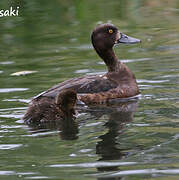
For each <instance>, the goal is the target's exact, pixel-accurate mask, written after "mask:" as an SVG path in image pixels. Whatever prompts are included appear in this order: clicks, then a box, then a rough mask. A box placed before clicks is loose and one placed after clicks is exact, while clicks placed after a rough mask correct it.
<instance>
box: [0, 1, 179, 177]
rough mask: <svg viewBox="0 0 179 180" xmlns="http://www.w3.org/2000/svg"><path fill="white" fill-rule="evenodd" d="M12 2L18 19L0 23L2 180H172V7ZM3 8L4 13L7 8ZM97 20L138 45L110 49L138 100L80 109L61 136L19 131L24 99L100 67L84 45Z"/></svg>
mask: <svg viewBox="0 0 179 180" xmlns="http://www.w3.org/2000/svg"><path fill="white" fill-rule="evenodd" d="M12 3H13V6H20V10H19V14H20V16H19V17H3V18H0V24H1V28H0V84H1V86H0V157H1V158H0V159H1V160H0V179H8V180H9V179H20V178H21V179H65V180H69V179H71V180H80V179H83V180H84V179H86V180H92V179H98V180H112V179H125V180H127V179H130V180H134V179H137V180H138V179H141V180H142V179H150V180H154V179H157V180H161V179H162V180H168V179H170V180H175V179H178V177H179V153H178V149H179V145H178V138H179V33H178V32H179V24H178V15H179V3H178V1H177V0H172V1H168V0H159V1H155V0H143V1H142V0H135V1H130V0H119V1H115V0H111V1H107V0H99V1H94V0H90V1H82V0H79V1H73V2H72V1H63V0H60V1H56V0H54V1H44V0H43V1H42V0H39V1H35V0H31V1H27V0H24V1H13V2H12ZM0 6H1V9H8V7H9V6H11V2H10V1H8V2H7V1H5V0H2V1H1V2H0ZM100 21H103V22H106V21H112V23H114V24H115V25H116V26H118V27H120V30H121V31H122V32H124V33H126V34H128V35H131V36H134V37H136V38H140V39H141V40H142V43H141V44H140V45H139V44H138V45H132V46H124V45H121V46H120V47H116V48H115V51H116V54H117V55H118V56H119V57H120V59H121V60H122V61H123V62H125V63H126V64H127V65H128V66H129V67H130V68H131V69H132V71H133V72H134V73H135V75H136V77H137V81H138V84H139V87H140V91H141V96H140V99H139V101H138V102H136V101H131V102H129V103H123V104H121V105H120V106H119V105H118V106H116V105H113V106H111V107H92V108H88V107H83V108H81V109H80V110H79V113H78V116H77V119H76V120H77V122H78V126H75V125H74V126H72V127H71V128H70V129H69V131H68V132H67V131H66V129H63V128H60V127H58V126H55V125H53V124H52V125H48V126H44V127H28V126H27V125H25V124H24V123H23V121H22V120H21V118H22V116H23V114H24V112H25V110H26V108H27V105H28V102H29V101H30V98H31V97H33V96H35V95H37V94H38V93H40V92H42V91H44V90H46V89H47V88H49V87H51V86H52V85H54V84H56V83H58V82H62V81H64V80H67V79H69V78H73V77H79V76H82V75H85V74H98V73H104V72H105V71H106V67H105V65H104V63H103V62H102V61H101V60H100V59H99V57H98V56H97V55H96V53H95V52H94V50H93V48H92V46H91V44H90V33H91V30H92V29H93V27H94V26H95V25H96V24H97V23H98V22H100ZM21 71H27V73H25V74H24V75H21V74H23V73H19V72H21ZM31 71H32V73H30V72H31ZM13 73H15V74H13ZM69 132H70V134H71V135H70V136H69Z"/></svg>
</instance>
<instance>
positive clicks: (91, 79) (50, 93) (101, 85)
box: [33, 75, 117, 99]
mask: <svg viewBox="0 0 179 180" xmlns="http://www.w3.org/2000/svg"><path fill="white" fill-rule="evenodd" d="M116 87H117V83H116V82H114V81H112V80H110V79H108V78H107V76H106V75H90V76H83V77H79V78H73V79H70V80H67V81H64V82H62V83H59V84H57V85H55V86H53V87H52V88H50V89H48V90H46V91H44V92H42V93H40V94H39V95H37V96H35V97H34V98H33V99H38V98H40V97H52V98H55V97H56V95H57V93H58V92H59V91H61V90H63V89H69V88H71V89H74V90H75V91H76V92H77V93H80V94H81V93H85V94H86V93H98V92H105V91H108V90H110V89H113V88H116Z"/></svg>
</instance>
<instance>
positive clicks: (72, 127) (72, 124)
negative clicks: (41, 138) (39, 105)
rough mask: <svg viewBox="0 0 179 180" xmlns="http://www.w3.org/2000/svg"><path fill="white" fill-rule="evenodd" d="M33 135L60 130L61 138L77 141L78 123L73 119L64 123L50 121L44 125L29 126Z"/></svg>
mask: <svg viewBox="0 0 179 180" xmlns="http://www.w3.org/2000/svg"><path fill="white" fill-rule="evenodd" d="M28 126H29V127H31V128H32V129H31V132H32V133H34V134H35V133H39V132H48V131H51V130H58V131H59V136H60V138H61V139H63V140H75V139H77V138H78V136H77V134H78V123H77V122H76V121H75V120H74V119H73V118H71V119H70V118H68V119H63V120H62V121H49V122H44V123H37V124H35V123H32V124H28Z"/></svg>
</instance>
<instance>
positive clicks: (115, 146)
mask: <svg viewBox="0 0 179 180" xmlns="http://www.w3.org/2000/svg"><path fill="white" fill-rule="evenodd" d="M137 106H138V102H137V100H136V101H131V102H122V103H120V104H118V106H117V107H116V108H114V107H113V108H112V107H110V108H107V107H106V108H103V110H104V111H103V114H104V112H106V113H107V115H108V118H109V120H108V121H107V122H106V123H105V125H104V126H105V127H106V128H107V129H108V132H107V133H106V134H104V135H102V136H99V139H101V141H99V142H98V143H97V145H96V154H98V155H99V156H100V158H99V160H98V161H110V160H120V159H122V158H123V157H126V156H128V153H126V152H124V151H126V150H127V149H122V148H120V139H119V138H120V135H121V134H123V132H124V128H125V126H126V124H127V123H129V122H131V121H132V120H133V113H134V112H135V111H136V110H137ZM105 109H106V110H105ZM96 115H97V116H99V113H97V114H96ZM97 170H98V171H99V172H106V171H116V170H119V166H115V165H114V166H106V167H105V166H102V167H98V168H97ZM97 179H98V180H117V179H121V177H108V178H107V177H100V178H97Z"/></svg>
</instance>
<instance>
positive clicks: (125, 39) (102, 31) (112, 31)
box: [91, 23, 141, 50]
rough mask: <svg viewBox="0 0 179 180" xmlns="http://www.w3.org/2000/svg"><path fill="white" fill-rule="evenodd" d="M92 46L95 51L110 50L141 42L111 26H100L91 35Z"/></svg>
mask: <svg viewBox="0 0 179 180" xmlns="http://www.w3.org/2000/svg"><path fill="white" fill-rule="evenodd" d="M91 39H92V44H93V46H94V48H95V49H104V50H107V49H110V48H112V47H113V46H114V45H118V44H121V43H123V44H135V43H139V42H141V40H140V39H136V38H133V37H130V36H127V35H126V34H124V33H122V32H120V31H119V30H118V28H117V27H115V26H114V25H113V24H109V23H107V24H101V25H99V26H97V27H96V28H95V29H94V31H93V32H92V35H91Z"/></svg>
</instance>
